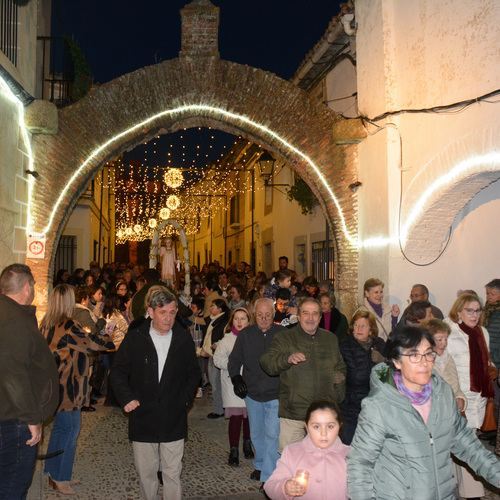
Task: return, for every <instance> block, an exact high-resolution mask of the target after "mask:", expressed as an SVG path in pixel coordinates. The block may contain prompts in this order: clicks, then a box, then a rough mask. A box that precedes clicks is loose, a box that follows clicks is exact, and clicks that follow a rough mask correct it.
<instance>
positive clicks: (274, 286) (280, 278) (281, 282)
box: [264, 269, 297, 314]
mask: <svg viewBox="0 0 500 500" xmlns="http://www.w3.org/2000/svg"><path fill="white" fill-rule="evenodd" d="M291 284H292V273H291V272H290V271H289V270H288V269H282V270H280V271H278V272H276V274H275V276H274V282H273V280H271V284H270V285H268V286H267V288H266V290H265V292H264V297H267V298H268V299H273V300H274V299H275V297H276V292H277V291H278V290H279V289H280V288H286V289H288V290H290V286H291ZM290 307H291V308H292V310H291V311H290V312H291V313H293V314H296V313H297V301H296V300H295V296H294V295H293V294H292V291H291V290H290Z"/></svg>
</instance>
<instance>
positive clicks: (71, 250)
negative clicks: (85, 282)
mask: <svg viewBox="0 0 500 500" xmlns="http://www.w3.org/2000/svg"><path fill="white" fill-rule="evenodd" d="M75 262H76V236H61V239H60V240H59V245H58V247H57V251H56V261H55V265H54V269H55V272H56V273H57V271H59V269H67V270H68V272H69V273H70V274H71V273H72V272H73V271H74V270H75V267H76V266H75Z"/></svg>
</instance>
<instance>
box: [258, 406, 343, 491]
mask: <svg viewBox="0 0 500 500" xmlns="http://www.w3.org/2000/svg"><path fill="white" fill-rule="evenodd" d="M305 426H306V430H307V436H306V437H305V438H304V439H303V440H302V441H301V442H300V443H294V444H291V445H289V446H287V447H286V448H285V449H284V450H283V453H282V455H281V458H280V459H279V460H278V462H277V464H276V469H275V470H274V472H273V474H272V475H271V477H270V478H269V479H268V480H267V481H266V482H265V484H264V490H265V492H266V493H267V495H268V496H269V498H271V500H288V499H289V498H290V497H300V498H301V499H302V498H303V499H304V500H307V499H308V498H310V499H311V500H322V499H324V500H326V499H328V500H347V498H348V493H347V465H346V460H345V457H346V455H347V454H348V453H349V446H346V445H344V444H342V442H341V441H340V439H339V437H338V434H339V431H340V429H341V427H342V416H341V414H340V410H339V407H338V405H337V403H334V402H333V401H330V400H328V399H320V400H317V401H314V402H313V403H311V405H310V406H309V408H308V410H307V413H306V419H305ZM299 471H300V472H299ZM305 471H306V472H307V473H309V476H308V478H305V474H304V472H305ZM304 478H305V481H307V482H304Z"/></svg>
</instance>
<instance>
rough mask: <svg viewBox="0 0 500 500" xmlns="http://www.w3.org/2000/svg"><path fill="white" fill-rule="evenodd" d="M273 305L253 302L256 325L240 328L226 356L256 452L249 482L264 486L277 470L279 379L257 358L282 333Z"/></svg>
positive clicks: (262, 300) (260, 300) (269, 302)
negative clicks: (246, 415)
mask: <svg viewBox="0 0 500 500" xmlns="http://www.w3.org/2000/svg"><path fill="white" fill-rule="evenodd" d="M274 313H275V310H274V303H273V301H272V300H271V299H267V298H262V299H258V300H257V301H256V302H255V320H256V322H257V324H256V325H250V326H247V327H246V328H243V330H241V332H240V333H239V334H238V337H237V339H236V342H235V344H234V348H233V351H232V352H231V354H230V355H229V363H228V371H229V376H230V377H231V380H232V382H233V385H234V393H235V394H236V395H237V396H239V397H240V398H242V399H245V403H246V407H247V411H248V419H249V422H250V436H251V438H252V444H253V446H254V448H255V460H254V468H255V470H254V471H253V472H252V474H251V475H250V478H251V479H255V480H257V481H258V480H260V481H262V482H263V483H264V482H265V481H267V479H269V477H270V476H271V474H272V473H273V471H274V468H275V466H276V461H277V460H278V458H279V455H278V440H279V434H280V421H279V418H278V387H279V383H280V380H279V377H272V376H269V375H268V374H267V373H266V372H265V371H264V370H263V369H262V368H261V366H260V357H261V356H262V355H263V354H264V352H265V351H266V350H267V349H268V348H269V347H270V346H271V343H272V341H273V339H274V337H275V335H276V334H278V333H279V332H281V331H283V330H285V328H283V327H282V326H279V325H276V324H275V323H274V322H273V319H274Z"/></svg>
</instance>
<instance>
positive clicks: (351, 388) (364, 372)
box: [339, 311, 385, 445]
mask: <svg viewBox="0 0 500 500" xmlns="http://www.w3.org/2000/svg"><path fill="white" fill-rule="evenodd" d="M339 347H340V353H341V354H342V357H343V358H344V362H345V364H346V365H347V375H346V397H345V399H344V401H343V402H342V403H341V405H340V409H341V411H342V416H343V417H344V425H343V428H342V433H341V435H340V438H341V439H342V442H343V443H344V444H346V445H349V444H351V441H352V438H353V437H354V432H355V431H356V426H357V424H358V415H359V413H360V411H361V401H362V400H363V399H364V398H365V397H366V396H368V393H369V392H370V373H371V371H372V368H373V367H374V366H375V365H376V364H378V363H380V362H382V361H384V359H385V358H384V356H383V353H384V349H385V342H384V341H383V340H382V339H379V338H378V328H377V322H376V320H375V317H374V316H373V314H372V313H370V312H368V311H358V312H357V313H356V314H354V316H353V317H352V319H351V325H350V327H349V336H348V337H347V339H345V340H343V341H342V342H340V344H339Z"/></svg>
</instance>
